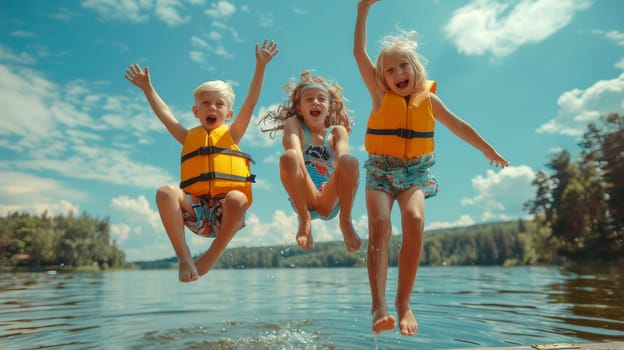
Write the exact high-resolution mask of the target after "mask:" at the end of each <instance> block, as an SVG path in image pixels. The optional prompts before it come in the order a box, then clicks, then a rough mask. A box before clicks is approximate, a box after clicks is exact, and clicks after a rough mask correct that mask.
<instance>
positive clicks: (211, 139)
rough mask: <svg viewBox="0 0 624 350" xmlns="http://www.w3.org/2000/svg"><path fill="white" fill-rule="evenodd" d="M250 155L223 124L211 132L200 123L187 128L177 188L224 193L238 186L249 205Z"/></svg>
mask: <svg viewBox="0 0 624 350" xmlns="http://www.w3.org/2000/svg"><path fill="white" fill-rule="evenodd" d="M250 162H251V163H254V161H253V159H251V156H250V155H248V154H246V153H244V152H241V151H240V148H238V145H236V143H235V142H234V140H233V139H232V136H231V135H230V132H229V129H228V127H227V126H226V125H221V126H220V127H217V128H216V129H213V130H212V131H211V132H210V133H208V132H207V131H206V129H204V128H203V127H201V126H198V127H195V128H193V129H191V130H189V131H188V133H187V135H186V139H184V145H183V147H182V153H181V167H180V179H181V182H180V188H182V190H183V191H184V192H186V193H190V194H192V195H195V196H204V195H209V196H210V197H217V196H224V195H225V194H226V193H228V192H229V191H231V190H239V191H241V192H243V193H244V194H245V195H246V196H247V201H248V204H247V205H248V206H251V201H252V196H251V183H252V182H255V177H256V175H252V174H251V169H250V164H249V163H250Z"/></svg>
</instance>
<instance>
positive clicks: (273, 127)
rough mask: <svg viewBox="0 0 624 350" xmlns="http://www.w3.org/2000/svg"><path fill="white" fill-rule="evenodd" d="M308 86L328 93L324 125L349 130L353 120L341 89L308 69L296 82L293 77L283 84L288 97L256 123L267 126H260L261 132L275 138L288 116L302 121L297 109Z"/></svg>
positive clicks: (333, 82)
mask: <svg viewBox="0 0 624 350" xmlns="http://www.w3.org/2000/svg"><path fill="white" fill-rule="evenodd" d="M310 87H317V88H321V89H324V90H326V92H327V94H328V95H329V96H328V97H329V114H328V116H327V117H326V118H325V126H326V127H329V126H330V125H342V126H344V127H345V128H346V129H347V132H351V126H352V125H353V120H352V119H351V117H350V116H349V111H348V110H347V108H346V107H345V99H344V97H343V94H342V93H343V89H342V87H340V85H338V83H336V82H335V81H332V82H329V81H327V80H325V79H324V78H322V77H319V76H316V75H310V71H309V70H304V71H302V72H301V79H300V81H299V82H298V83H297V82H296V80H295V78H291V79H290V81H289V82H288V84H286V86H284V91H286V93H287V94H288V99H287V100H286V101H285V102H284V103H282V104H280V105H279V106H278V107H277V109H275V110H270V111H268V112H266V113H265V114H264V115H263V116H262V118H261V119H260V120H259V121H258V124H261V123H262V124H263V125H266V126H268V128H266V129H265V128H261V130H262V132H268V133H269V137H270V138H275V136H276V134H277V133H278V132H279V131H281V130H284V124H285V123H286V120H287V119H288V118H292V117H296V118H298V119H299V121H300V122H302V123H303V116H301V115H300V114H299V112H298V111H297V107H299V103H300V102H301V95H302V94H303V92H304V91H305V90H307V89H308V88H310Z"/></svg>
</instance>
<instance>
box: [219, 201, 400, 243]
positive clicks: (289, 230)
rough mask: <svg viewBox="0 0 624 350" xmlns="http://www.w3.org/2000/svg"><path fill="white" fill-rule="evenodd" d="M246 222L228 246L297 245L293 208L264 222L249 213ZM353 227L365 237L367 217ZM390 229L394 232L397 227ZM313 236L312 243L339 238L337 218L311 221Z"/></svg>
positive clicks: (354, 222) (356, 222)
mask: <svg viewBox="0 0 624 350" xmlns="http://www.w3.org/2000/svg"><path fill="white" fill-rule="evenodd" d="M245 223H246V226H245V228H244V229H243V230H241V231H240V232H239V233H237V234H236V236H235V237H234V239H232V241H231V243H230V245H229V247H251V246H271V245H281V244H286V245H292V244H297V241H296V239H295V235H296V233H297V228H298V223H297V214H295V213H294V211H291V212H290V214H289V215H287V214H286V213H285V212H284V211H282V210H276V211H275V212H274V213H273V217H272V218H271V221H269V222H266V223H264V222H262V221H261V220H260V218H259V217H258V216H257V215H256V214H255V213H253V212H248V213H247V218H246V219H245ZM353 226H354V228H355V231H356V232H357V233H358V234H359V235H360V237H361V238H365V237H366V236H368V219H367V218H366V216H361V217H360V218H358V219H357V220H355V221H353ZM393 229H394V233H396V232H397V230H396V227H393ZM312 236H313V238H314V241H315V242H327V241H342V234H341V233H340V227H339V225H338V218H335V219H333V220H330V221H323V220H319V219H317V220H312Z"/></svg>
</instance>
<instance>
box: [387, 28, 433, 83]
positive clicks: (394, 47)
mask: <svg viewBox="0 0 624 350" xmlns="http://www.w3.org/2000/svg"><path fill="white" fill-rule="evenodd" d="M397 31H398V32H399V33H398V34H397V35H386V36H384V37H383V39H382V40H381V45H382V49H381V51H380V52H379V55H378V56H377V62H376V63H375V76H376V77H377V82H378V83H379V84H380V85H381V86H382V87H384V88H385V89H387V88H388V83H387V82H386V78H385V77H384V58H385V56H386V54H389V53H399V54H404V55H405V58H407V60H408V62H409V63H410V65H411V66H412V68H413V69H414V72H415V73H416V82H415V84H414V89H416V90H418V89H419V88H424V87H425V83H426V81H427V71H426V70H425V66H424V64H423V62H425V59H424V58H423V57H422V56H420V55H419V54H418V52H417V48H418V41H417V40H416V38H417V37H418V33H417V32H416V31H414V30H409V31H407V30H403V29H400V28H397Z"/></svg>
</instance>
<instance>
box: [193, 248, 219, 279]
mask: <svg viewBox="0 0 624 350" xmlns="http://www.w3.org/2000/svg"><path fill="white" fill-rule="evenodd" d="M215 262H216V260H215V259H214V257H213V256H212V255H211V254H209V252H205V253H204V255H202V256H200V257H199V259H197V260H196V261H195V268H197V273H198V274H199V275H200V276H203V275H205V274H207V273H208V271H210V268H211V267H212V265H214V263H215Z"/></svg>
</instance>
